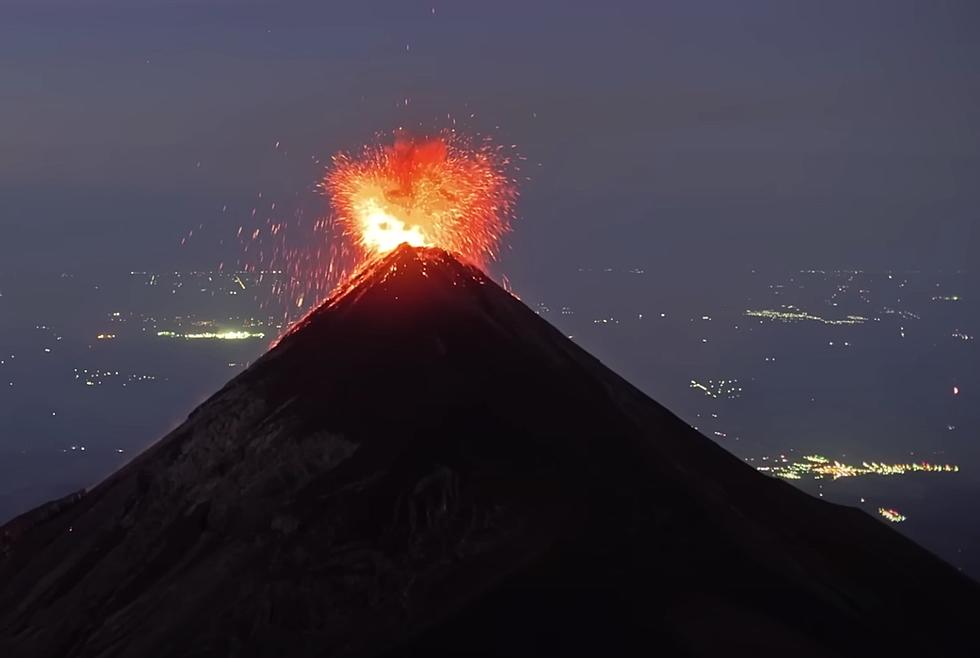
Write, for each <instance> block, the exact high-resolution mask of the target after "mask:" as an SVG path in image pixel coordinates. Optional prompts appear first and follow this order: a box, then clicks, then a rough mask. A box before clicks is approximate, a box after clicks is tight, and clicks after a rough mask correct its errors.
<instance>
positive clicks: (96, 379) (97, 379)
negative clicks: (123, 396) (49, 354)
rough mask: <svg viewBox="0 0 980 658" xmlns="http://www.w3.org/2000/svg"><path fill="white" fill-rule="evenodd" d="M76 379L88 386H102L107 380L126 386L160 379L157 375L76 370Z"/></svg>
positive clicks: (86, 369) (85, 369)
mask: <svg viewBox="0 0 980 658" xmlns="http://www.w3.org/2000/svg"><path fill="white" fill-rule="evenodd" d="M75 379H76V380H77V381H79V382H80V383H83V384H85V385H86V386H102V384H105V383H106V381H107V380H115V381H122V385H123V386H126V384H127V383H130V384H132V383H137V382H152V381H156V380H157V379H159V378H158V377H157V376H156V375H139V374H123V373H120V372H119V371H118V370H100V369H98V368H96V369H93V370H89V369H88V368H75Z"/></svg>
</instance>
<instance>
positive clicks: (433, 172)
mask: <svg viewBox="0 0 980 658" xmlns="http://www.w3.org/2000/svg"><path fill="white" fill-rule="evenodd" d="M507 164H508V161H507V160H506V159H505V158H502V157H500V155H499V149H494V148H491V147H490V146H489V145H486V144H485V145H484V146H483V147H473V146H471V145H470V144H468V143H467V142H466V141H465V140H463V139H461V138H459V137H458V136H457V135H456V134H455V133H447V134H446V135H443V136H440V137H435V138H431V139H426V140H418V139H412V138H409V137H406V136H403V135H399V136H398V137H396V139H395V142H394V144H393V145H391V146H380V145H375V146H368V147H366V148H364V149H363V151H362V152H361V153H360V154H359V155H357V156H351V155H349V154H346V153H341V154H338V155H336V156H334V158H333V163H332V166H331V168H330V170H329V171H328V172H327V175H326V178H325V180H324V183H323V188H324V189H325V190H326V192H327V194H328V195H329V196H330V201H331V205H332V206H333V209H334V212H335V213H336V220H337V223H338V224H339V226H340V228H341V230H342V231H343V233H344V234H345V235H346V236H347V237H348V238H349V239H350V240H351V242H352V243H353V244H354V246H355V248H356V250H358V251H359V252H360V255H361V257H360V258H359V259H358V260H359V261H360V262H363V261H365V260H368V259H370V258H372V257H374V256H377V255H381V254H385V253H388V252H389V251H391V250H393V249H394V248H395V247H397V246H398V245H400V244H402V243H405V242H407V243H408V244H410V245H412V246H418V247H422V246H426V247H441V248H443V249H445V250H447V251H450V252H452V253H454V254H456V255H457V256H460V257H462V258H464V259H465V260H468V261H470V262H472V263H474V264H477V265H483V264H485V263H486V261H488V260H492V259H494V258H495V257H496V255H497V249H498V246H499V243H500V239H501V237H502V236H503V235H504V234H505V233H507V231H509V230H510V218H511V211H512V207H513V204H514V200H515V198H516V188H515V186H514V184H513V182H512V181H511V180H510V179H508V178H507V176H506V175H505V174H504V173H503V170H504V168H505V166H506V165H507Z"/></svg>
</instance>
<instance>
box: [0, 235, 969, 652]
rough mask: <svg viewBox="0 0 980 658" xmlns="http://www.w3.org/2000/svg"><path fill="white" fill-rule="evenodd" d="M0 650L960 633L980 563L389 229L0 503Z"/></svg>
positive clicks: (807, 640)
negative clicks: (2, 507) (185, 403)
mask: <svg viewBox="0 0 980 658" xmlns="http://www.w3.org/2000/svg"><path fill="white" fill-rule="evenodd" d="M0 537H2V539H0V541H2V544H0V655H3V656H12V657H18V658H19V657H20V656H42V657H43V656H59V657H60V656H77V657H86V658H88V657H95V656H99V657H106V658H108V657H109V656H113V657H117V656H118V657H124V656H125V657H128V656H133V657H135V656H140V657H153V656H175V655H180V656H264V655H269V656H272V655H274V656H307V655H309V656H382V655H384V656H409V655H413V656H414V655H425V656H442V655H444V656H450V655H453V656H456V655H480V656H502V655H509V656H527V655H581V656H597V655H610V656H612V655H641V654H642V655H650V654H651V653H653V654H663V655H717V654H722V653H723V654H725V655H776V654H780V655H782V654H785V653H795V654H797V655H880V654H881V653H882V652H884V651H887V650H896V651H897V650H901V651H903V652H911V651H915V650H923V651H927V652H928V653H936V652H942V651H945V652H946V653H947V655H956V654H962V655H969V654H971V653H972V652H971V649H973V648H975V645H976V640H975V639H974V637H973V635H972V628H971V624H972V621H973V619H974V618H975V616H976V614H977V612H980V596H978V589H977V586H976V585H975V584H974V583H973V582H972V581H969V580H967V579H966V578H964V577H962V576H960V575H959V574H958V573H957V572H956V571H955V570H953V569H952V568H951V567H949V566H948V565H947V564H945V563H943V562H942V561H940V560H939V559H937V558H935V557H934V556H932V555H931V554H929V553H928V552H926V551H925V550H923V549H921V548H920V547H918V546H916V545H915V544H913V543H912V542H910V541H908V540H906V539H905V538H903V537H901V536H900V535H898V534H897V533H895V532H893V531H892V530H890V529H889V528H887V527H885V526H883V525H882V524H880V523H878V522H877V521H875V520H874V519H872V518H870V517H868V516H867V515H866V514H864V513H863V512H861V511H859V510H855V509H850V508H844V507H839V506H835V505H831V504H828V503H825V502H823V501H819V500H816V499H813V498H811V497H809V496H807V495H805V494H803V493H801V492H799V491H797V490H796V489H794V488H793V487H791V486H789V485H786V484H785V483H783V482H780V481H777V480H774V479H770V478H768V477H766V476H763V475H761V474H759V473H757V472H756V471H755V470H754V469H752V468H750V467H748V466H746V465H745V464H743V463H742V462H740V461H739V460H738V459H736V458H735V457H733V456H731V455H730V454H728V453H727V452H725V451H724V450H723V449H721V448H720V447H718V446H717V445H715V444H714V443H713V442H711V441H710V440H708V439H707V438H705V437H703V436H701V435H700V434H699V433H697V432H696V431H694V430H693V429H691V428H690V427H689V426H688V425H686V424H685V423H684V422H683V421H681V420H680V419H678V418H677V417H675V416H674V415H673V414H671V413H670V412H669V411H667V410H666V409H664V408H663V407H661V406H660V405H658V404H657V403H655V402H653V401H652V400H650V399H649V398H648V397H647V396H645V395H644V394H642V393H641V392H640V391H638V390H637V389H635V388H634V387H632V386H631V385H629V384H628V383H627V382H625V381H624V380H623V379H621V378H620V377H618V376H617V375H615V374H614V373H612V372H611V371H609V370H608V369H607V368H605V367H604V366H603V365H602V364H601V363H600V362H599V361H597V360H596V359H595V358H593V357H592V356H590V355H588V354H587V353H585V352H584V351H583V350H581V349H580V348H579V347H578V346H576V345H575V344H574V343H573V342H571V341H569V340H568V339H567V338H566V337H565V336H563V335H562V334H561V333H560V332H559V331H557V330H556V329H555V328H553V327H552V326H551V325H549V324H548V323H547V322H545V321H544V320H542V319H541V318H540V317H538V316H537V315H536V314H535V313H534V312H532V311H531V310H530V309H528V308H527V307H526V306H525V305H524V304H522V303H521V302H520V301H519V300H517V299H516V298H514V297H513V296H512V295H510V294H509V293H507V292H506V291H504V290H502V289H501V288H500V287H499V286H497V285H496V284H495V283H493V282H492V281H491V280H490V279H488V278H487V277H486V276H485V275H484V274H483V273H482V272H480V271H479V270H478V269H476V268H473V267H470V266H468V265H465V264H462V263H460V262H459V261H458V260H456V259H455V258H453V257H452V256H451V255H449V254H447V253H445V252H442V251H440V250H436V249H413V248H410V247H407V246H404V245H403V246H402V247H400V248H399V249H397V250H396V251H395V252H393V253H392V254H390V255H388V256H387V257H386V258H384V259H381V260H379V261H378V262H377V263H375V264H374V265H373V266H372V267H371V268H369V269H367V270H365V271H364V272H363V273H362V274H361V275H360V276H359V278H357V279H356V280H355V281H353V282H352V283H351V285H350V286H348V288H347V289H346V290H344V291H343V292H342V293H341V294H338V295H337V296H335V297H334V298H333V299H331V300H330V301H328V302H327V303H325V304H324V305H323V306H321V307H320V308H319V309H317V310H315V311H314V312H313V313H311V314H310V315H309V316H308V317H307V318H306V319H305V320H304V321H302V322H301V323H299V324H298V325H297V327H295V328H294V330H293V331H291V332H290V333H289V334H288V335H287V336H285V337H284V338H283V339H282V340H281V341H280V342H279V344H278V345H277V346H276V347H275V348H274V349H272V350H270V351H269V352H268V353H267V354H266V355H264V356H263V357H262V358H261V359H259V360H258V361H257V362H256V363H255V364H253V366H252V367H250V368H249V369H248V370H247V371H245V372H244V373H242V374H241V375H239V376H238V377H236V378H235V379H233V380H232V381H231V382H229V383H228V384H227V385H226V386H225V387H224V388H223V389H222V390H220V391H219V392H218V393H216V394H215V395H214V396H212V397H211V398H210V399H209V400H208V401H206V402H205V403H204V404H202V405H201V406H200V407H199V408H198V409H196V410H195V411H194V412H193V413H192V414H191V415H190V417H189V418H188V420H187V421H186V422H185V423H184V424H183V425H181V426H180V427H179V428H177V429H176V430H174V431H173V432H171V433H170V434H168V435H167V436H166V437H164V438H163V439H162V440H160V441H159V442H158V443H157V444H155V445H154V446H153V447H151V448H150V449H148V450H147V451H146V452H145V453H144V454H142V455H140V456H139V457H137V458H136V459H134V460H133V462H131V463H130V464H129V465H127V466H126V467H125V468H123V469H121V470H120V471H119V472H118V473H116V474H114V475H113V476H112V477H110V478H109V479H107V480H106V481H105V482H103V483H101V484H100V485H98V486H97V487H95V488H93V489H92V490H90V491H88V492H86V493H84V494H83V495H79V496H75V497H71V498H69V499H66V500H64V501H60V502H59V503H57V504H55V505H53V506H49V507H47V508H45V509H44V510H43V511H36V512H32V513H29V514H28V515H25V516H24V517H21V518H19V519H15V520H14V521H12V522H11V523H9V524H7V525H6V526H4V527H3V529H2V532H0Z"/></svg>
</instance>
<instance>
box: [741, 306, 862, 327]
mask: <svg viewBox="0 0 980 658" xmlns="http://www.w3.org/2000/svg"><path fill="white" fill-rule="evenodd" d="M785 308H786V309H787V310H785V311H774V310H771V309H763V310H758V311H754V310H752V309H748V310H746V311H745V315H747V316H749V317H750V318H763V319H765V320H773V321H776V320H778V321H780V322H800V321H809V322H821V323H823V324H833V325H843V324H863V323H865V322H867V321H868V318H865V317H862V316H860V315H848V316H845V317H844V318H842V319H837V320H828V319H826V318H822V317H820V316H819V315H812V314H810V313H807V312H805V311H801V310H799V309H796V308H795V307H793V306H787V307H785Z"/></svg>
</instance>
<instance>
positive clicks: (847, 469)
mask: <svg viewBox="0 0 980 658" xmlns="http://www.w3.org/2000/svg"><path fill="white" fill-rule="evenodd" d="M763 460H764V461H766V460H768V457H766V458H764V459H763ZM778 461H779V462H781V463H779V464H778V465H776V466H760V467H758V470H760V471H762V472H763V473H769V474H770V475H774V476H776V477H778V478H782V479H784V480H801V479H803V478H804V477H810V478H813V479H814V480H821V479H824V478H831V479H833V480H837V479H839V478H849V477H858V476H862V475H882V476H891V475H905V474H907V473H918V472H922V473H958V472H959V470H960V467H959V466H956V465H955V464H930V463H928V462H919V463H913V464H880V463H878V462H862V463H861V464H860V465H852V464H845V463H843V462H839V461H836V460H834V461H831V460H829V459H827V458H826V457H824V456H822V455H806V456H805V457H803V461H798V462H791V461H789V460H788V459H786V458H785V457H781V458H780V459H779V460H778Z"/></svg>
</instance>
